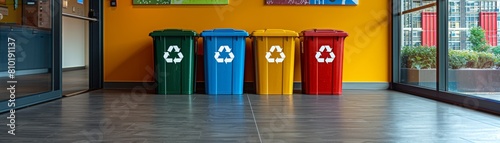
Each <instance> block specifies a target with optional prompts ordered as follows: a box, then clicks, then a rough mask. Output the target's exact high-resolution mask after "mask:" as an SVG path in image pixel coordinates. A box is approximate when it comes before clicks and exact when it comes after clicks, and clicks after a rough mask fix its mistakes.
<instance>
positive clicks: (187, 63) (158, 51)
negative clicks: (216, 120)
mask: <svg viewBox="0 0 500 143" xmlns="http://www.w3.org/2000/svg"><path fill="white" fill-rule="evenodd" d="M149 36H151V37H152V38H153V44H154V64H155V82H156V83H157V85H158V87H157V89H156V91H157V94H163V95H167V94H193V92H194V90H195V82H194V81H195V79H196V78H195V70H196V69H195V67H196V66H195V52H196V51H195V50H196V47H195V45H196V44H195V38H196V37H195V36H196V32H195V31H191V30H182V29H165V30H158V31H153V32H151V33H150V34H149Z"/></svg>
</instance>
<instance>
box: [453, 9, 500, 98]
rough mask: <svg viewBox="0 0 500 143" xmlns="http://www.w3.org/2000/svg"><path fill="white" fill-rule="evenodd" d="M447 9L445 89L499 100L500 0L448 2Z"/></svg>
mask: <svg viewBox="0 0 500 143" xmlns="http://www.w3.org/2000/svg"><path fill="white" fill-rule="evenodd" d="M448 7H449V11H448V17H449V24H448V25H449V34H448V39H449V41H448V45H449V46H448V56H449V63H448V64H449V68H448V90H449V91H450V92H457V93H462V94H467V95H472V96H478V97H483V98H488V99H493V100H500V63H499V62H500V46H499V45H498V41H499V40H500V39H498V34H499V29H498V24H499V19H500V17H499V15H498V12H499V8H500V5H499V0H450V1H449V2H448Z"/></svg>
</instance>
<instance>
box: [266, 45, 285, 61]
mask: <svg viewBox="0 0 500 143" xmlns="http://www.w3.org/2000/svg"><path fill="white" fill-rule="evenodd" d="M275 50H276V52H280V56H281V57H280V58H276V59H274V58H271V53H272V52H274V51H275ZM285 58H286V56H285V53H283V49H282V48H281V47H280V46H279V45H275V46H272V47H271V49H270V50H269V52H267V54H266V59H267V62H269V63H282V62H283V61H284V60H285Z"/></svg>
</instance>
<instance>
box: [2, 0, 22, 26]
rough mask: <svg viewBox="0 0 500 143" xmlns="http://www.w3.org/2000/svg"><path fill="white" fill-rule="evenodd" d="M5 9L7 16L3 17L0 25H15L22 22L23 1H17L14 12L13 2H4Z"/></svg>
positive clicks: (9, 0)
mask: <svg viewBox="0 0 500 143" xmlns="http://www.w3.org/2000/svg"><path fill="white" fill-rule="evenodd" d="M3 6H7V8H8V9H9V15H7V16H5V15H4V17H3V19H2V20H0V22H1V23H4V22H5V23H16V24H21V20H22V17H21V16H22V15H23V8H22V7H23V1H22V0H19V1H18V5H17V9H16V10H14V1H11V0H8V1H6V5H3Z"/></svg>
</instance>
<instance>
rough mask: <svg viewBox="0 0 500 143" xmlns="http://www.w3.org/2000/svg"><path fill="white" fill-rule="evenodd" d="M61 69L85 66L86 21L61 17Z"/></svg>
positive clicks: (86, 48)
mask: <svg viewBox="0 0 500 143" xmlns="http://www.w3.org/2000/svg"><path fill="white" fill-rule="evenodd" d="M62 23H63V25H62V43H63V47H62V52H63V55H62V59H63V61H62V65H63V68H68V67H81V66H86V65H87V62H86V61H87V56H86V55H87V51H88V42H87V41H88V38H87V23H88V22H87V21H84V20H80V19H74V18H69V17H63V19H62Z"/></svg>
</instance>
